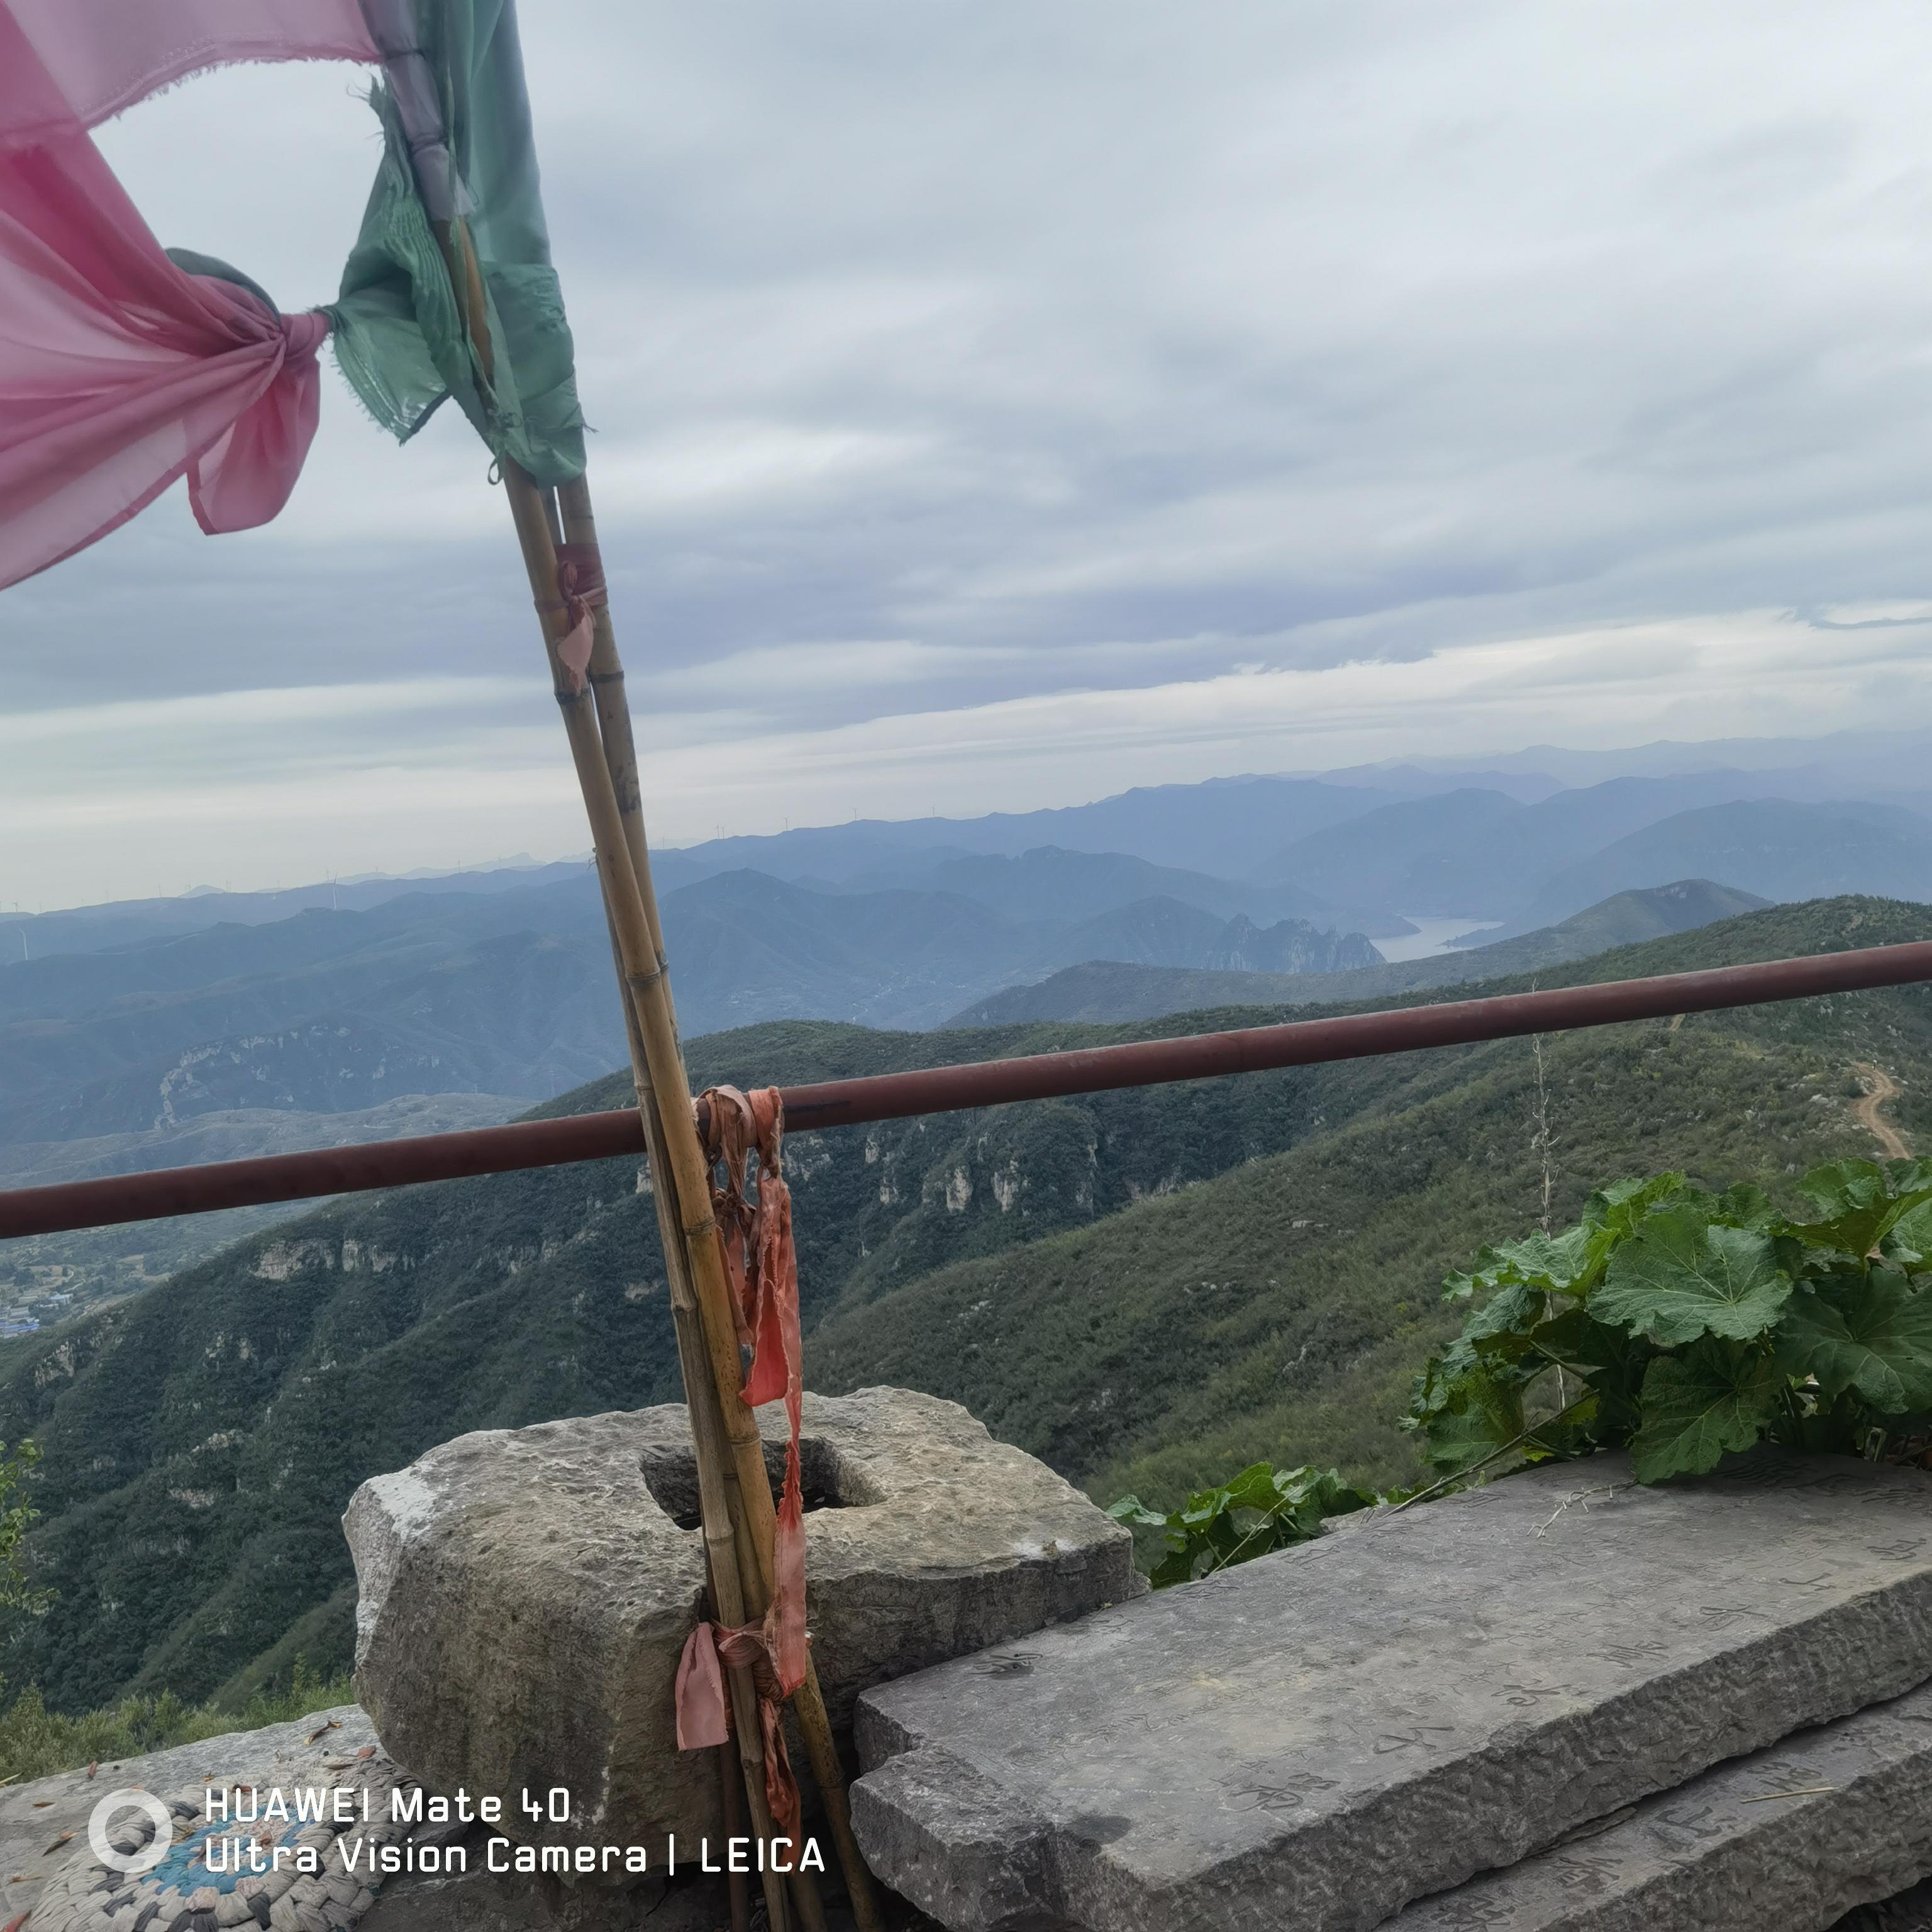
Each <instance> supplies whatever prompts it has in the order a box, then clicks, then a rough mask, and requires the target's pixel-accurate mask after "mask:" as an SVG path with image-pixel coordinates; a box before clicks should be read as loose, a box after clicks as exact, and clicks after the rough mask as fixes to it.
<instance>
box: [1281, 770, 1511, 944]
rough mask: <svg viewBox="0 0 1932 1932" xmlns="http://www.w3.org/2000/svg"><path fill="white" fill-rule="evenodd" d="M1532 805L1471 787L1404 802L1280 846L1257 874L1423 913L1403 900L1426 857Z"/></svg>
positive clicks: (1467, 909) (1463, 908)
mask: <svg viewBox="0 0 1932 1932" xmlns="http://www.w3.org/2000/svg"><path fill="white" fill-rule="evenodd" d="M1530 809H1532V808H1531V807H1529V806H1526V805H1519V804H1518V803H1517V802H1516V800H1515V799H1513V798H1511V797H1509V796H1508V795H1507V794H1506V793H1502V792H1499V791H1481V790H1475V789H1470V790H1462V791H1448V792H1442V793H1438V794H1437V795H1436V796H1435V797H1433V798H1420V799H1403V800H1401V801H1400V802H1398V803H1396V804H1393V805H1380V806H1378V807H1377V808H1376V809H1375V810H1374V811H1367V812H1364V813H1363V814H1362V815H1361V817H1358V818H1352V819H1350V820H1349V821H1348V822H1347V823H1345V824H1341V825H1337V826H1332V827H1328V828H1325V829H1323V830H1322V831H1320V832H1311V833H1309V834H1307V835H1304V836H1303V837H1301V838H1297V839H1293V840H1291V841H1289V842H1288V843H1286V844H1283V845H1281V846H1279V847H1277V848H1276V849H1275V850H1274V852H1273V853H1271V854H1270V856H1269V857H1268V859H1267V860H1266V862H1265V863H1264V864H1263V865H1262V866H1261V867H1260V868H1259V869H1258V870H1257V871H1256V877H1258V878H1261V879H1266V880H1288V879H1292V880H1295V882H1296V883H1298V885H1300V886H1302V887H1303V888H1304V889H1306V890H1307V891H1310V892H1319V893H1320V894H1321V895H1322V896H1323V897H1324V898H1327V899H1330V900H1332V901H1337V902H1338V903H1340V902H1343V901H1346V903H1348V904H1353V905H1371V906H1379V907H1385V908H1386V909H1387V910H1391V911H1395V912H1407V911H1418V910H1421V909H1422V908H1421V907H1418V906H1412V905H1410V904H1407V903H1406V901H1408V900H1409V898H1411V897H1412V892H1411V891H1410V889H1409V877H1410V875H1411V873H1412V871H1413V869H1414V868H1415V864H1416V862H1417V860H1418V859H1420V858H1421V856H1422V855H1423V854H1424V853H1429V852H1432V851H1434V850H1436V849H1438V848H1439V847H1442V846H1443V845H1445V844H1450V843H1452V842H1457V841H1471V840H1476V839H1480V838H1483V837H1484V835H1486V834H1487V832H1488V831H1489V829H1490V827H1492V826H1493V825H1495V824H1496V821H1497V820H1499V819H1507V818H1509V817H1512V816H1514V815H1515V814H1518V813H1521V812H1523V811H1528V810H1530ZM1452 910H1454V911H1455V912H1457V913H1472V914H1475V915H1477V916H1481V913H1482V911H1483V910H1484V907H1481V906H1480V905H1478V904H1469V905H1459V906H1457V907H1454V908H1453V909H1452Z"/></svg>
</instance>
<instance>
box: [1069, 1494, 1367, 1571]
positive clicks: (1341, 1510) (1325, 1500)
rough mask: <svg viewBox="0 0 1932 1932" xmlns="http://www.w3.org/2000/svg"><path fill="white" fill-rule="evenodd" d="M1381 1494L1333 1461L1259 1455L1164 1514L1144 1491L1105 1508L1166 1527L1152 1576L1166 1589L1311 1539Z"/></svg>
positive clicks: (1135, 1521)
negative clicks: (1356, 1485) (1286, 1465)
mask: <svg viewBox="0 0 1932 1932" xmlns="http://www.w3.org/2000/svg"><path fill="white" fill-rule="evenodd" d="M1380 1500H1381V1499H1379V1498H1378V1497H1376V1496H1371V1495H1370V1493H1368V1492H1367V1490H1358V1489H1352V1488H1351V1487H1349V1485H1348V1484H1346V1483H1345V1482H1343V1480H1342V1478H1341V1477H1340V1475H1338V1474H1337V1472H1335V1471H1334V1470H1333V1469H1319V1470H1318V1469H1309V1468H1308V1467H1307V1466H1304V1467H1302V1468H1301V1469H1271V1468H1270V1467H1269V1466H1268V1464H1267V1463H1256V1464H1255V1465H1254V1466H1253V1468H1252V1469H1244V1470H1243V1471H1242V1472H1241V1474H1240V1475H1238V1476H1236V1477H1235V1478H1234V1479H1233V1480H1232V1481H1229V1482H1226V1483H1223V1484H1221V1485H1220V1487H1219V1488H1218V1489H1212V1490H1197V1491H1196V1493H1194V1494H1193V1496H1190V1497H1189V1498H1188V1499H1187V1502H1184V1503H1183V1504H1182V1505H1181V1507H1180V1508H1178V1509H1177V1510H1172V1511H1169V1513H1168V1514H1166V1515H1165V1516H1163V1515H1162V1514H1160V1513H1159V1512H1158V1511H1154V1510H1151V1509H1149V1508H1148V1507H1147V1506H1146V1505H1145V1504H1144V1503H1143V1502H1142V1501H1141V1499H1140V1498H1139V1497H1138V1496H1123V1497H1122V1498H1121V1500H1120V1501H1119V1502H1117V1503H1115V1504H1114V1505H1112V1507H1111V1508H1109V1510H1108V1511H1107V1514H1109V1516H1111V1517H1112V1518H1113V1519H1114V1520H1115V1522H1116V1523H1126V1524H1127V1525H1128V1526H1130V1527H1131V1528H1133V1529H1158V1530H1160V1531H1162V1532H1163V1533H1164V1535H1165V1538H1166V1553H1165V1554H1164V1555H1163V1556H1162V1558H1161V1559H1160V1562H1158V1563H1157V1564H1156V1565H1154V1568H1153V1570H1152V1571H1151V1573H1150V1574H1149V1577H1148V1580H1149V1581H1150V1582H1151V1583H1152V1584H1153V1585H1154V1588H1155V1589H1157V1590H1164V1589H1166V1588H1167V1587H1168V1586H1169V1585H1170V1584H1172V1583H1194V1582H1196V1581H1197V1580H1199V1579H1200V1578H1201V1577H1211V1576H1212V1575H1213V1574H1214V1572H1215V1571H1217V1570H1226V1569H1229V1568H1232V1566H1233V1565H1235V1564H1237V1563H1250V1562H1253V1560H1254V1559H1256V1557H1257V1556H1266V1555H1267V1554H1268V1552H1269V1551H1270V1550H1286V1549H1289V1548H1291V1547H1292V1546H1293V1545H1294V1544H1298V1543H1306V1542H1307V1541H1309V1540H1310V1538H1312V1537H1315V1536H1319V1535H1320V1534H1321V1532H1322V1525H1323V1524H1324V1523H1326V1522H1327V1521H1328V1519H1329V1518H1330V1517H1337V1516H1347V1515H1349V1514H1351V1513H1352V1511H1356V1510H1361V1509H1367V1508H1369V1507H1370V1505H1372V1504H1373V1503H1375V1502H1378V1501H1380Z"/></svg>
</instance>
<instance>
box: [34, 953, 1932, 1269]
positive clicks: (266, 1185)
mask: <svg viewBox="0 0 1932 1932" xmlns="http://www.w3.org/2000/svg"><path fill="white" fill-rule="evenodd" d="M1924 980H1932V941H1915V942H1914V943H1912V944H1909V945H1905V946H1873V947H1864V948H1863V949H1861V950H1858V951H1856V952H1850V953H1825V954H1822V955H1819V956H1814V957H1810V958H1806V959H1773V960H1768V961H1766V962H1763V964H1761V965H1752V966H1721V967H1717V968H1712V970H1710V971H1706V972H1701V973H1670V974H1662V975H1660V976H1658V977H1655V978H1652V979H1647V980H1611V981H1610V982H1608V983H1606V984H1604V985H1601V986H1559V987H1553V988H1551V989H1550V990H1549V991H1547V992H1534V993H1506V994H1502V995H1499V996H1496V997H1495V998H1490V999H1483V1000H1454V1001H1445V1002H1443V1003H1442V1004H1437V1005H1433V1006H1420V1007H1403V1008H1400V1009H1399V1010H1395V1011H1393V1012H1388V1011H1385V1012H1382V1013H1348V1014H1342V1015H1338V1016H1337V1017H1335V1018H1334V1019H1322V1020H1297V1021H1294V1022H1290V1023H1289V1024H1287V1025H1282V1026H1265V1027H1241V1028H1236V1029H1235V1030H1234V1031H1230V1032H1227V1033H1208V1034H1187V1035H1184V1036H1183V1037H1181V1038H1178V1039H1175V1040H1140V1041H1136V1042H1134V1043H1132V1044H1130V1045H1127V1046H1099V1047H1086V1048H1076V1049H1073V1051H1071V1052H1064V1053H1037V1054H1031V1055H1027V1056H1025V1058H1019V1059H1014V1060H989V1061H980V1062H979V1063H977V1064H969V1065H965V1066H954V1067H926V1068H919V1069H916V1070H913V1071H910V1072H908V1073H879V1074H873V1075H869V1076H866V1077H865V1078H864V1079H857V1080H824V1081H819V1082H814V1083H813V1084H811V1085H808V1086H802V1087H787V1088H785V1089H784V1109H785V1124H786V1126H787V1127H789V1128H790V1129H791V1130H793V1132H794V1133H798V1132H801V1131H806V1132H808V1131H809V1130H811V1129H814V1128H820V1127H857V1126H860V1125H862V1124H864V1123H865V1122H867V1121H895V1120H903V1119H904V1118H907V1117H908V1116H909V1115H915V1114H941V1113H949V1112H953V1111H955V1110H956V1109H962V1108H969V1107H992V1106H1000V1105H1002V1104H1004V1103H1008V1102H1011V1101H1015V1100H1050V1099H1054V1098H1057V1097H1061V1096H1064V1095H1067V1094H1098V1093H1104V1092H1106V1091H1109V1090H1111V1089H1113V1088H1121V1087H1151V1086H1157V1085H1162V1084H1163V1083H1165V1082H1169V1081H1175V1080H1202V1079H1214V1077H1216V1076H1219V1075H1222V1074H1228V1073H1259V1072H1262V1071H1263V1070H1265V1069H1268V1068H1271V1067H1312V1066H1315V1065H1316V1064H1319V1063H1321V1062H1322V1061H1334V1060H1356V1059H1367V1058H1371V1057H1373V1056H1374V1055H1380V1054H1387V1053H1412V1052H1417V1051H1418V1050H1419V1049H1422V1048H1424V1047H1432V1046H1469V1045H1471V1044H1473V1043H1476V1042H1478V1041H1481V1040H1510V1039H1515V1038H1520V1037H1522V1036H1523V1035H1524V1034H1534V1033H1553V1032H1557V1031H1562V1030H1563V1029H1565V1028H1571V1027H1586V1026H1610V1025H1615V1024H1616V1023H1617V1022H1620V1021H1625V1020H1644V1019H1664V1018H1667V1017H1668V1016H1672V1015H1674V1014H1677V1013H1709V1012H1712V1011H1714V1010H1717V1009H1718V1008H1721V1007H1748V1006H1763V1005H1767V1004H1770V1003H1772V1001H1778V1000H1797V999H1806V998H1812V997H1814V996H1816V995H1819V994H1823V993H1850V992H1865V991H1868V990H1869V989H1871V988H1873V987H1876V986H1909V985H1912V984H1913V983H1917V982H1921V981H1924ZM643 1148H644V1142H643V1130H642V1128H641V1127H640V1125H639V1124H638V1121H637V1115H636V1114H635V1113H634V1112H632V1111H631V1110H630V1109H624V1110H623V1111H622V1112H616V1113H609V1114H578V1115H572V1116H571V1117H569V1118H565V1119H562V1120H555V1121H517V1122H514V1123H513V1124H511V1125H510V1126H508V1127H479V1128H475V1129H473V1130H471V1131H470V1132H469V1133H458V1134H426V1135H422V1136H417V1137H415V1138H413V1139H407V1140H393V1141H376V1142H370V1143H368V1144H366V1145H362V1146H360V1147H344V1148H323V1149H320V1150H318V1151H315V1152H314V1153H309V1154H269V1155H266V1156H264V1157H263V1158H261V1159H260V1160H229V1161H215V1162H210V1163H208V1164H207V1165H205V1166H199V1167H174V1168H163V1169H157V1170H155V1171H154V1172H150V1173H146V1174H124V1175H112V1176H110V1177H108V1178H105V1179H103V1180H99V1181H65V1182H62V1183H60V1184H57V1185H55V1186H53V1187H26V1188H19V1189H16V1190H13V1192H11V1193H0V1238H7V1237H13V1236H18V1235H46V1234H53V1233H56V1232H59V1231H60V1230H62V1229H69V1228H92V1227H104V1226H109V1225H110V1224H111V1223H115V1222H121V1221H145V1220H154V1219H156V1218H157V1217H162V1216H166V1215H172V1214H204V1213H206V1212H208V1211H210V1210H211V1209H214V1208H245V1207H254V1206H259V1205H261V1204H263V1203H264V1202H278V1201H302V1200H308V1199H313V1198H314V1197H316V1196H320V1195H326V1194H351V1193H358V1192H360V1191H362V1190H365V1189H368V1188H376V1187H403V1186H406V1185H408V1184H411V1183H413V1182H419V1181H454V1180H458V1179H460V1178H463V1176H465V1175H477V1174H503V1173H508V1172H511V1171H512V1170H514V1169H521V1168H531V1167H559V1166H565V1165H566V1164H567V1163H571V1162H573V1161H580V1160H608V1159H610V1157H613V1156H616V1155H634V1154H642V1153H643Z"/></svg>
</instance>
